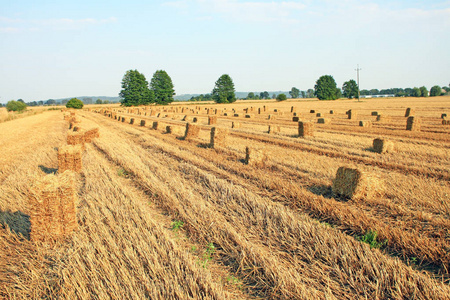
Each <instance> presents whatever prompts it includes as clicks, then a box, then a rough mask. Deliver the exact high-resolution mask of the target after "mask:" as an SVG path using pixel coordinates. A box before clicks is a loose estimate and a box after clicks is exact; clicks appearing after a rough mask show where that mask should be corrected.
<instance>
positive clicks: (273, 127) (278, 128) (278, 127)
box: [268, 124, 281, 134]
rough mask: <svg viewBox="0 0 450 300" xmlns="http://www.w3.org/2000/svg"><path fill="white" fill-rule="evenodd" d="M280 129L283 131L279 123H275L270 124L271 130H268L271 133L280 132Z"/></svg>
mask: <svg viewBox="0 0 450 300" xmlns="http://www.w3.org/2000/svg"><path fill="white" fill-rule="evenodd" d="M280 131H281V129H280V126H279V125H273V124H270V125H269V130H268V133H269V134H274V133H280Z"/></svg>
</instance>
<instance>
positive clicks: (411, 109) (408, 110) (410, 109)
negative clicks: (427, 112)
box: [405, 107, 415, 117]
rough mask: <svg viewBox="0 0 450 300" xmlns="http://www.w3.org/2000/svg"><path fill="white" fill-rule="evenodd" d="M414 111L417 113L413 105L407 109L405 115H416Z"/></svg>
mask: <svg viewBox="0 0 450 300" xmlns="http://www.w3.org/2000/svg"><path fill="white" fill-rule="evenodd" d="M414 113H415V111H414V109H413V108H411V107H408V108H407V109H406V111H405V117H410V116H414Z"/></svg>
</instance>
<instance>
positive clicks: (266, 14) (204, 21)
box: [0, 0, 450, 102]
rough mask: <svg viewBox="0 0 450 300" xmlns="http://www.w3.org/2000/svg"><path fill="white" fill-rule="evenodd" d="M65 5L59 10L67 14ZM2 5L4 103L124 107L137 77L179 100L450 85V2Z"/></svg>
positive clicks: (193, 0) (201, 0)
mask: <svg viewBox="0 0 450 300" xmlns="http://www.w3.org/2000/svg"><path fill="white" fill-rule="evenodd" d="M59 2H60V3H59ZM59 2H58V1H21V0H15V1H11V0H8V1H5V0H0V102H6V101H8V100H11V99H18V98H22V99H24V100H25V101H34V100H46V99H49V98H55V99H56V98H62V97H71V96H117V95H118V93H119V91H120V83H121V80H122V77H123V75H124V74H125V72H126V71H127V70H129V69H137V70H139V71H140V72H141V73H144V74H145V76H146V77H147V80H149V81H150V79H151V77H152V75H153V73H154V72H155V71H156V70H160V69H163V70H166V71H167V72H168V74H169V75H170V76H171V77H172V80H173V83H174V85H175V91H176V93H177V94H187V93H208V92H210V91H211V90H212V88H213V87H214V82H215V81H216V80H217V79H218V77H219V76H220V75H222V74H224V73H226V74H229V75H230V76H231V77H232V78H233V81H234V83H235V86H236V90H237V91H254V92H256V91H258V92H259V91H264V90H267V91H274V90H290V89H291V87H294V86H295V87H297V88H299V89H300V90H306V89H308V88H313V87H314V84H315V81H316V80H317V79H318V78H319V77H320V76H321V75H325V74H329V75H332V76H333V77H334V78H335V80H336V82H337V84H338V86H339V87H341V86H342V84H343V83H344V81H347V80H349V79H356V72H355V68H356V65H357V64H359V65H360V68H362V71H361V73H360V80H361V89H370V88H378V89H382V88H390V87H414V86H422V85H425V86H426V87H428V88H431V86H433V85H436V84H437V85H440V86H444V85H448V84H449V83H450V54H449V53H450V50H449V49H450V1H365V0H360V1H356V0H339V1H338V0H323V1H311V0H304V1H262V0H261V1H258V0H254V1H243V0H210V1H207V0H180V1H127V2H125V1H95V0H91V1H84V0H79V1H59Z"/></svg>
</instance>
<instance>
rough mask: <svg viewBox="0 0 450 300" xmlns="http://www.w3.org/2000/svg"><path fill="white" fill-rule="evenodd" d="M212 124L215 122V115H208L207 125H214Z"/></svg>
mask: <svg viewBox="0 0 450 300" xmlns="http://www.w3.org/2000/svg"><path fill="white" fill-rule="evenodd" d="M214 124H217V117H216V116H211V117H208V125H214Z"/></svg>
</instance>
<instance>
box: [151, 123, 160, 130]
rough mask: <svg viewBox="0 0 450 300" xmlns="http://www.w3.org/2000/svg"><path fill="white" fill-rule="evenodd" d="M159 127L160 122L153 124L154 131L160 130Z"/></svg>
mask: <svg viewBox="0 0 450 300" xmlns="http://www.w3.org/2000/svg"><path fill="white" fill-rule="evenodd" d="M158 127H159V123H158V122H156V121H155V122H153V124H152V129H153V130H158Z"/></svg>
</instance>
